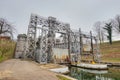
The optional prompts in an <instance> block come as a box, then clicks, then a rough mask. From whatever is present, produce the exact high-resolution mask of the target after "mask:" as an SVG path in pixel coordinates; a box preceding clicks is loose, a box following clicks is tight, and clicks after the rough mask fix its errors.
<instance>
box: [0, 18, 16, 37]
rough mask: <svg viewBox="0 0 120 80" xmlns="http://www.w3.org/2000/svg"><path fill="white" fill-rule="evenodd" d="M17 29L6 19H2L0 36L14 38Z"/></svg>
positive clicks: (0, 21) (0, 19) (0, 20)
mask: <svg viewBox="0 0 120 80" xmlns="http://www.w3.org/2000/svg"><path fill="white" fill-rule="evenodd" d="M14 31H15V28H14V26H13V25H12V24H10V23H9V22H8V21H7V20H6V19H4V18H0V35H10V36H11V37H13V33H14Z"/></svg>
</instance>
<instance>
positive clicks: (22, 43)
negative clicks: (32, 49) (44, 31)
mask: <svg viewBox="0 0 120 80" xmlns="http://www.w3.org/2000/svg"><path fill="white" fill-rule="evenodd" d="M26 41H27V36H26V35H25V34H19V35H18V36H17V45H16V51H15V58H22V57H23V56H24V54H23V53H24V51H25V47H26Z"/></svg>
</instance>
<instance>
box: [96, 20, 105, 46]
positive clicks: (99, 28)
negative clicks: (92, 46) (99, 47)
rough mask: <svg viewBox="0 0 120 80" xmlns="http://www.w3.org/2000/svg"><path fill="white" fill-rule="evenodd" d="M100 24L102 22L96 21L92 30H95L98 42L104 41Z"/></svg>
mask: <svg viewBox="0 0 120 80" xmlns="http://www.w3.org/2000/svg"><path fill="white" fill-rule="evenodd" d="M102 25H103V23H102V22H100V21H98V22H96V23H95V24H94V32H96V34H97V37H98V39H99V41H100V44H101V42H103V41H104V31H103V26H102Z"/></svg>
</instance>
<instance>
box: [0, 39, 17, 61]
mask: <svg viewBox="0 0 120 80" xmlns="http://www.w3.org/2000/svg"><path fill="white" fill-rule="evenodd" d="M15 44H16V43H15V42H14V41H12V40H0V62H2V61H4V60H7V59H10V58H13V55H14V49H15Z"/></svg>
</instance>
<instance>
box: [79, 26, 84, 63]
mask: <svg viewBox="0 0 120 80" xmlns="http://www.w3.org/2000/svg"><path fill="white" fill-rule="evenodd" d="M79 35H80V37H79V38H80V54H79V55H80V56H79V60H80V62H81V60H82V49H83V43H82V33H81V28H79Z"/></svg>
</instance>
